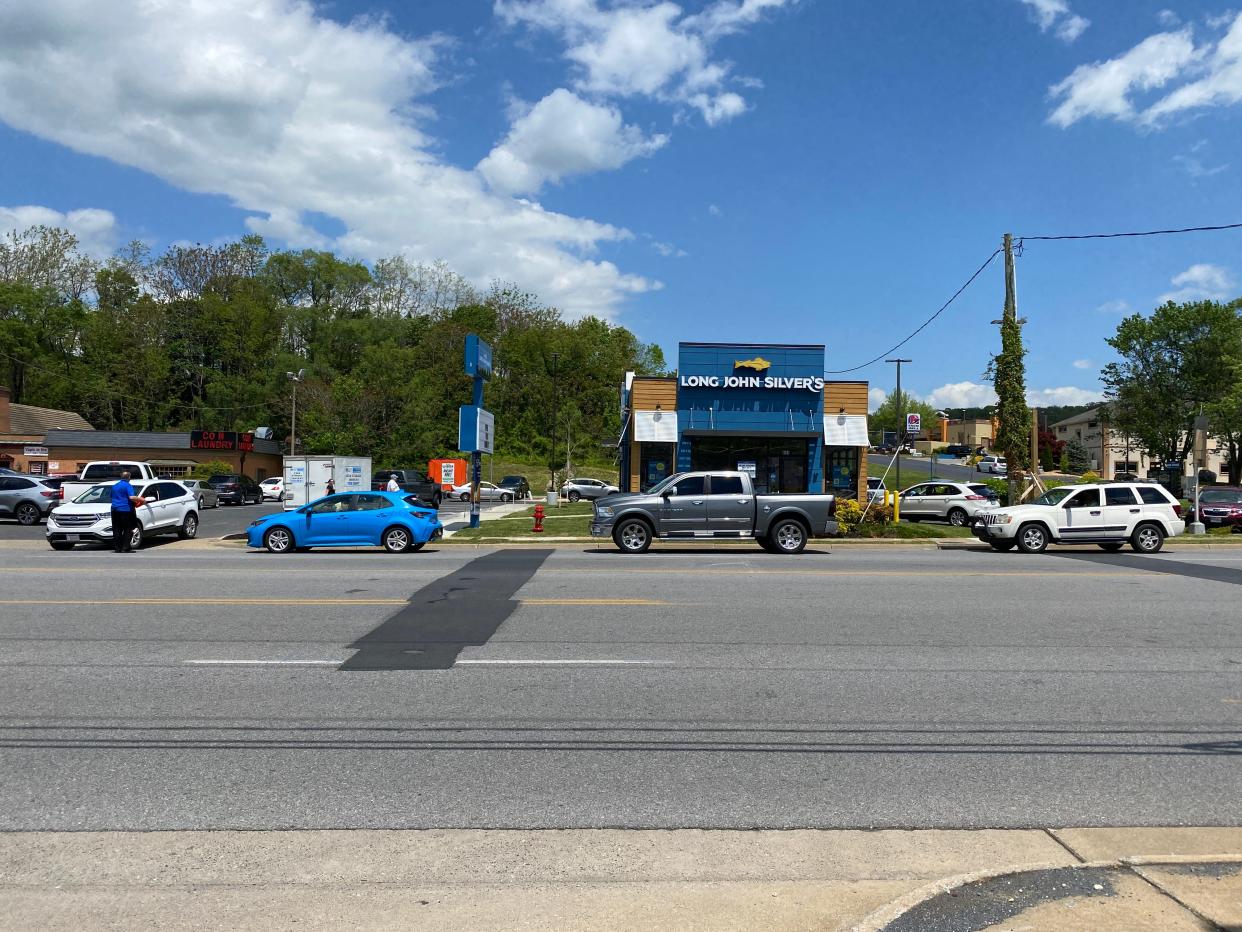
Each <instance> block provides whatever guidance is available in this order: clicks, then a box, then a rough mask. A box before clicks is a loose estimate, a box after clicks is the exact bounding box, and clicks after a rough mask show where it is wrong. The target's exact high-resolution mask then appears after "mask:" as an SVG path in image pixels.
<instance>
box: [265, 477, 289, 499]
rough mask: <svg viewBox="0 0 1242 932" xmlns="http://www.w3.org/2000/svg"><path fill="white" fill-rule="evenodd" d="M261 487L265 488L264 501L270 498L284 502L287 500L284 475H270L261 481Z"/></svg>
mask: <svg viewBox="0 0 1242 932" xmlns="http://www.w3.org/2000/svg"><path fill="white" fill-rule="evenodd" d="M259 488H260V489H262V490H263V501H267V500H268V499H269V498H270V499H271V500H272V501H274V502H283V501H284V500H285V477H284V476H268V477H267V478H266V479H264V480H263V481H262V482H260V483H259Z"/></svg>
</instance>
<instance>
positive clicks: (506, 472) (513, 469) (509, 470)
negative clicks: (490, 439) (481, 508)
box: [483, 454, 618, 496]
mask: <svg viewBox="0 0 1242 932" xmlns="http://www.w3.org/2000/svg"><path fill="white" fill-rule="evenodd" d="M564 468H565V463H564V461H563V460H562V461H561V465H560V471H562V472H563V471H564ZM574 475H575V476H581V477H585V478H588V479H599V480H600V481H601V482H607V483H609V484H611V485H616V484H617V478H618V473H617V469H616V467H615V466H578V465H575V466H574ZM504 476H525V477H526V479H527V481H528V482H530V490H531V493H532V494H534V495H536V496H538V495H542V494H543V491H544V489H546V488H547V486H548V476H549V473H548V464H547V463H532V462H529V461H522V460H515V459H511V458H510V457H507V456H504V455H503V454H501V455H498V456H484V457H483V479H484V481H486V482H499V481H500V480H501V478H503V477H504ZM493 477H494V478H493Z"/></svg>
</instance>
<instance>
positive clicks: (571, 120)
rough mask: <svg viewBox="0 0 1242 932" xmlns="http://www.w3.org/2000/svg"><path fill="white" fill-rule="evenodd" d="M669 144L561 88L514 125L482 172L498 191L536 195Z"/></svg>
mask: <svg viewBox="0 0 1242 932" xmlns="http://www.w3.org/2000/svg"><path fill="white" fill-rule="evenodd" d="M667 142H668V136H663V135H656V136H652V137H650V138H647V137H644V136H643V133H642V130H640V129H639V128H638V127H636V126H626V125H624V123H622V120H621V112H620V111H619V110H617V109H616V108H615V107H609V106H605V105H602V104H594V103H590V102H588V101H585V100H583V99H582V98H581V97H579V96H578V95H577V94H575V93H573V92H572V91H567V90H565V89H564V88H557V89H556V90H555V91H553V92H552V93H551V94H549V95H548V96H547V97H545V98H543V100H541V101H539V102H538V103H537V104H535V105H534V106H533V107H531V108H530V109H528V110H526V111H525V112H524V113H522V114H521V115H520V116H519V117H518V118H517V119H516V120H514V122H513V125H512V127H510V129H509V135H508V136H506V137H505V139H504V141H503V142H501V143H500V144H499V145H497V146H496V148H494V149H493V150H492V151H491V153H490V154H489V155H488V156H487V158H485V159H483V161H481V162H480V163H479V165H478V169H479V172H480V173H481V174H482V175H483V177H484V178H486V179H487V183H488V184H489V185H490V186H491V187H492V190H494V191H499V192H501V193H503V194H533V193H535V192H537V191H538V190H539V189H540V188H541V187H542V186H543V185H544V183H546V182H549V181H551V182H556V181H560V180H561V179H562V178H565V177H568V176H570V175H581V174H585V173H587V172H594V171H601V170H604V169H615V168H620V167H621V166H622V165H624V164H625V163H626V162H628V161H630V160H631V159H636V158H640V157H642V156H645V155H650V154H651V153H652V152H655V151H656V150H657V149H659V148H660V147H662V146H663V145H664V144H665V143H667Z"/></svg>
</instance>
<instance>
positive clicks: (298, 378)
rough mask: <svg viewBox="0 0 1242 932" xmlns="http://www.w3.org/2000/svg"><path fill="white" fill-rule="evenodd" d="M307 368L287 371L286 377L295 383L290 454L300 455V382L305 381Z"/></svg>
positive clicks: (290, 428)
mask: <svg viewBox="0 0 1242 932" xmlns="http://www.w3.org/2000/svg"><path fill="white" fill-rule="evenodd" d="M305 377H306V370H305V369H299V370H298V371H297V374H296V375H294V374H293V373H292V372H286V373H285V378H287V379H288V380H289V381H290V382H292V383H293V417H292V418H290V420H289V434H290V437H289V455H290V456H297V455H298V383H299V382H302V381H305Z"/></svg>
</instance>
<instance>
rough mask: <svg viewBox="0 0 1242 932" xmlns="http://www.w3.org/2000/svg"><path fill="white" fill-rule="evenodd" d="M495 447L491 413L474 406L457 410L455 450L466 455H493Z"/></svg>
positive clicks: (494, 426)
mask: <svg viewBox="0 0 1242 932" xmlns="http://www.w3.org/2000/svg"><path fill="white" fill-rule="evenodd" d="M495 447H496V421H495V418H494V417H493V416H492V412H490V411H485V410H483V409H482V408H480V407H478V406H476V405H462V406H461V407H460V408H458V409H457V448H458V449H459V450H462V451H464V452H466V453H493V452H495Z"/></svg>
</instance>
